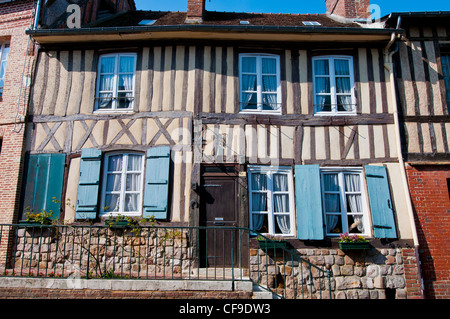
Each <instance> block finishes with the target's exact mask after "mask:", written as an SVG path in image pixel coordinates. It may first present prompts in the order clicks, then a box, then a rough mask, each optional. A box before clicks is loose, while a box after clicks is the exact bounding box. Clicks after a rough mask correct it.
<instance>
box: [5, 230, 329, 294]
mask: <svg viewBox="0 0 450 319" xmlns="http://www.w3.org/2000/svg"><path fill="white" fill-rule="evenodd" d="M281 244H282V242H281ZM0 276H20V277H24V276H31V277H36V276H38V277H46V278H48V277H53V278H69V277H70V278H85V279H90V278H105V279H114V278H122V279H140V280H146V279H171V280H231V281H236V280H251V281H252V282H253V283H255V284H257V285H259V286H261V287H263V288H264V289H266V290H268V291H271V292H272V293H274V294H275V295H277V296H279V297H282V298H293V299H295V298H301V299H307V298H311V299H321V298H331V296H332V292H331V274H330V272H329V271H327V270H326V269H322V268H320V267H318V266H316V265H314V264H312V263H310V262H309V261H307V260H306V259H304V258H302V257H300V256H299V255H298V254H297V252H296V250H294V249H289V248H288V247H287V246H282V245H281V246H280V242H278V241H274V240H271V239H269V238H267V237H264V236H263V235H262V234H259V233H255V232H253V231H251V230H250V229H247V228H239V227H201V226H200V227H188V226H186V227H182V226H180V227H175V226H174V227H168V226H164V227H162V226H126V225H124V226H114V227H108V226H104V225H100V226H99V225H92V226H85V225H84V226H75V225H70V226H67V225H64V226H44V225H26V224H9V225H6V224H3V225H0Z"/></svg>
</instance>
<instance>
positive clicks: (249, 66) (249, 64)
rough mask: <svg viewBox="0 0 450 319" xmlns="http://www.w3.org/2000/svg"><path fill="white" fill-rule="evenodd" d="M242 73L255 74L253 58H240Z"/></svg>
mask: <svg viewBox="0 0 450 319" xmlns="http://www.w3.org/2000/svg"><path fill="white" fill-rule="evenodd" d="M242 72H246V73H256V58H255V57H244V58H242Z"/></svg>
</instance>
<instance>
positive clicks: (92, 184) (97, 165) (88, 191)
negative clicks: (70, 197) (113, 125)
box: [75, 148, 102, 219]
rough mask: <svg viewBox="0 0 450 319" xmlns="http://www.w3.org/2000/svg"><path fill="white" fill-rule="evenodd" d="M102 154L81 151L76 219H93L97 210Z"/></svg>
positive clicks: (93, 150)
mask: <svg viewBox="0 0 450 319" xmlns="http://www.w3.org/2000/svg"><path fill="white" fill-rule="evenodd" d="M101 164H102V152H101V151H100V150H98V149H95V148H83V149H82V150H81V162H80V176H79V179H78V193H77V207H76V213H75V218H76V219H95V218H96V216H97V210H98V197H99V187H100V170H101Z"/></svg>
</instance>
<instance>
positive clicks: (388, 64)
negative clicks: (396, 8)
mask: <svg viewBox="0 0 450 319" xmlns="http://www.w3.org/2000/svg"><path fill="white" fill-rule="evenodd" d="M400 22H401V18H400V17H398V21H397V29H399V28H400ZM395 41H396V33H395V32H393V33H392V35H391V40H390V41H389V43H388V44H387V46H386V48H385V50H384V56H385V63H384V68H385V69H386V70H387V71H388V72H389V81H390V84H391V98H392V105H393V108H394V114H393V115H394V127H395V135H396V144H397V150H398V161H399V164H400V174H401V177H402V184H403V189H404V192H405V199H406V207H407V212H408V216H409V221H410V224H411V230H412V235H413V242H414V250H415V254H416V260H417V268H418V269H417V273H418V275H417V276H418V280H419V283H420V285H421V291H420V293H421V296H422V298H423V290H424V288H423V280H422V274H421V267H420V259H419V238H418V236H417V228H416V223H415V220H414V210H413V206H412V200H411V194H410V192H409V186H408V178H407V176H406V168H405V162H404V160H403V154H402V148H401V147H402V146H401V135H400V121H399V116H398V104H397V94H396V87H395V82H394V81H395V77H394V63H393V61H392V60H393V59H392V57H393V55H394V54H395V53H397V51H398V44H397V43H396V44H395V47H394V49H393V51H389V50H390V48H391V46H392V45H393V44H394V43H395Z"/></svg>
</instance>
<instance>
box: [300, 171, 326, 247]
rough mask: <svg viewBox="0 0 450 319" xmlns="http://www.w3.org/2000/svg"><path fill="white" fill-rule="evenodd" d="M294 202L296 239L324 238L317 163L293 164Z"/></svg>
mask: <svg viewBox="0 0 450 319" xmlns="http://www.w3.org/2000/svg"><path fill="white" fill-rule="evenodd" d="M295 202H296V209H297V237H298V239H302V240H322V239H324V237H325V234H324V223H323V212H322V193H321V189H320V167H319V165H296V166H295Z"/></svg>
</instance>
